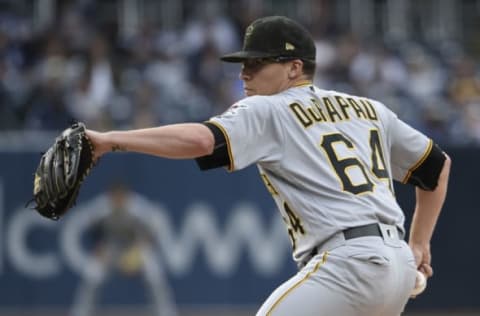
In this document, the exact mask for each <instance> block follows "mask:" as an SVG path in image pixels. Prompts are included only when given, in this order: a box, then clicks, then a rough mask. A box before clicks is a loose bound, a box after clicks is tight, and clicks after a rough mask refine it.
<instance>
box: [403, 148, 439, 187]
mask: <svg viewBox="0 0 480 316" xmlns="http://www.w3.org/2000/svg"><path fill="white" fill-rule="evenodd" d="M445 159H446V158H445V155H444V154H443V151H442V150H441V149H440V147H439V146H438V145H437V144H434V145H433V146H432V150H430V153H429V154H428V156H427V158H426V159H425V160H424V161H423V163H422V164H421V165H420V166H418V167H417V168H416V169H415V170H414V171H413V172H412V175H411V176H410V178H409V179H408V181H407V183H410V184H413V185H415V186H417V187H419V188H421V189H423V190H427V191H433V190H435V188H436V187H437V185H438V178H439V177H440V172H441V171H442V168H443V164H444V163H445Z"/></svg>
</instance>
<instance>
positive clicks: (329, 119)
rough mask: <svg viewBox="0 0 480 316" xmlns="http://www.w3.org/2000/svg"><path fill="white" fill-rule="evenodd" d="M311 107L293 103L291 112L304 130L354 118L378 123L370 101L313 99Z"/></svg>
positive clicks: (337, 98)
mask: <svg viewBox="0 0 480 316" xmlns="http://www.w3.org/2000/svg"><path fill="white" fill-rule="evenodd" d="M310 101H311V103H310V104H309V106H305V105H302V104H300V103H297V102H295V103H291V104H290V110H291V111H292V113H293V114H294V115H295V117H296V118H297V119H298V121H299V122H300V123H301V124H302V126H303V127H304V128H307V127H310V126H312V125H313V124H314V123H336V122H343V121H349V120H351V119H352V117H353V118H357V119H361V120H370V121H377V120H378V115H377V112H376V110H375V107H374V106H373V104H372V103H371V102H370V100H368V99H365V98H354V97H350V96H349V97H344V96H341V95H334V96H333V97H323V98H321V99H318V98H312V99H310Z"/></svg>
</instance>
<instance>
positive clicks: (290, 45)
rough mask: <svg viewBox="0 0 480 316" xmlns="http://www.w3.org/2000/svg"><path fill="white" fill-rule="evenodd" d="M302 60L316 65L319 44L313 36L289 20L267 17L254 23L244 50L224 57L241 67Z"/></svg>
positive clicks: (247, 35) (279, 17)
mask: <svg viewBox="0 0 480 316" xmlns="http://www.w3.org/2000/svg"><path fill="white" fill-rule="evenodd" d="M269 57H282V58H292V59H295V58H298V59H303V60H310V61H315V44H314V42H313V38H312V36H311V35H310V33H309V32H308V31H307V30H306V29H305V28H304V27H303V26H302V25H300V24H299V23H297V22H295V21H293V20H292V19H289V18H287V17H285V16H267V17H263V18H260V19H257V20H255V21H253V23H252V24H250V25H249V26H248V27H247V29H246V31H245V37H244V40H243V50H241V51H239V52H235V53H231V54H226V55H223V56H222V57H220V59H221V60H222V61H225V62H230V63H240V62H243V61H245V60H246V59H251V58H269Z"/></svg>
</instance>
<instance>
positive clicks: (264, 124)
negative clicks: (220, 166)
mask: <svg viewBox="0 0 480 316" xmlns="http://www.w3.org/2000/svg"><path fill="white" fill-rule="evenodd" d="M208 122H209V123H211V124H214V125H215V126H217V127H218V128H219V129H220V130H221V131H222V132H223V134H224V136H225V139H226V141H227V147H228V155H229V158H230V159H229V160H230V166H228V170H229V171H234V170H240V169H242V168H245V167H247V166H249V165H251V164H253V163H256V162H269V163H273V162H276V161H278V160H279V159H280V156H281V148H282V146H281V145H280V144H281V139H282V131H281V128H280V126H279V124H277V123H276V120H275V113H274V104H271V101H270V100H269V98H268V97H264V96H254V97H249V98H245V99H243V100H241V101H239V102H237V103H235V104H234V105H232V106H231V107H230V108H229V109H228V110H227V111H225V112H224V113H223V114H221V115H218V116H214V117H212V118H211V119H210V120H209V121H208Z"/></svg>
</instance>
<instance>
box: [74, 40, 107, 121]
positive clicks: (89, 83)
mask: <svg viewBox="0 0 480 316" xmlns="http://www.w3.org/2000/svg"><path fill="white" fill-rule="evenodd" d="M108 46H109V45H108V43H107V42H106V39H105V38H104V37H103V36H101V35H97V36H95V37H94V38H93V40H92V42H91V44H90V47H89V54H88V57H87V59H86V61H85V64H84V66H83V69H82V70H80V72H81V74H82V75H81V76H80V78H79V79H78V80H77V82H76V85H75V86H74V87H73V91H72V93H71V96H70V99H69V101H68V107H69V109H70V111H71V113H72V114H73V115H74V117H75V118H76V119H77V120H80V121H83V122H85V123H86V124H87V125H90V126H92V127H96V128H100V127H101V126H102V122H103V121H102V119H103V116H104V112H105V109H106V107H107V105H108V104H109V103H110V102H111V101H112V97H113V96H114V94H115V84H114V70H113V65H112V61H111V58H110V55H109V47H108Z"/></svg>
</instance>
